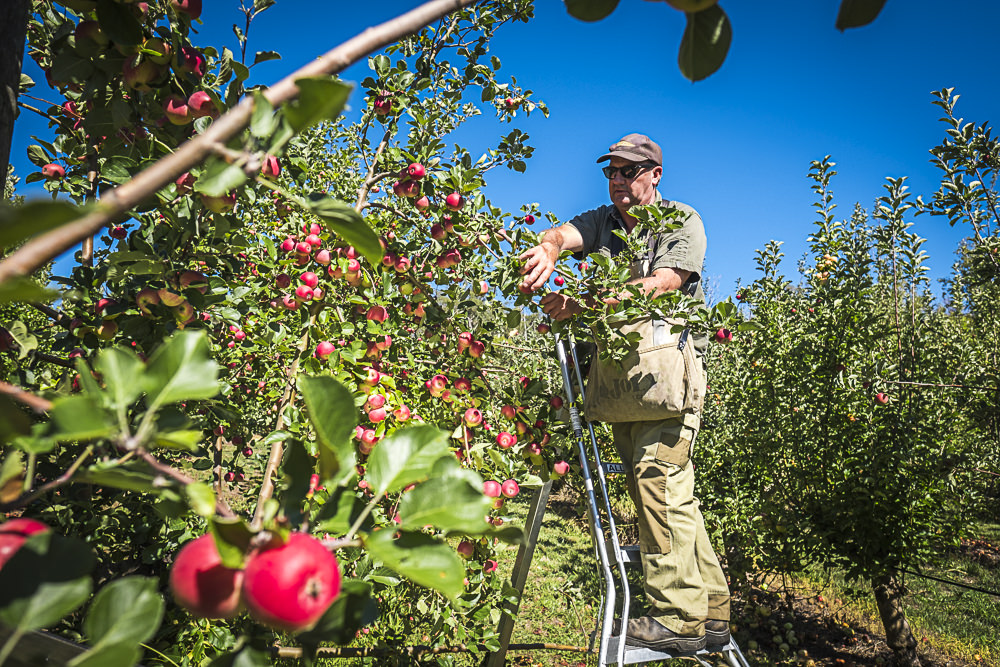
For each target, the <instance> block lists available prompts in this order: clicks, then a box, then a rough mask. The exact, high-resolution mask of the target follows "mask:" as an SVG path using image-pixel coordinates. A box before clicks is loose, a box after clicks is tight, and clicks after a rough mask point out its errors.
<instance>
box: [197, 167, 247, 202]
mask: <svg viewBox="0 0 1000 667" xmlns="http://www.w3.org/2000/svg"><path fill="white" fill-rule="evenodd" d="M247 179H248V177H247V174H246V172H245V171H243V167H240V166H238V165H235V164H229V163H228V162H226V161H225V160H220V159H219V158H210V159H209V160H208V162H207V163H206V164H205V171H203V172H202V173H201V175H200V176H198V180H197V181H195V184H194V189H195V190H196V191H197V192H200V193H202V194H205V195H208V196H209V197H221V196H222V195H224V194H227V193H229V192H231V191H232V190H235V189H236V188H238V187H240V186H241V185H243V184H244V183H246V182H247Z"/></svg>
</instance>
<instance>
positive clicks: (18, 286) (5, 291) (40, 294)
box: [0, 278, 59, 305]
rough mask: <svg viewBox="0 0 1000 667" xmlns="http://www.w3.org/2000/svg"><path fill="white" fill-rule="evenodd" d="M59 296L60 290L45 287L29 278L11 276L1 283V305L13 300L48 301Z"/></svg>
mask: <svg viewBox="0 0 1000 667" xmlns="http://www.w3.org/2000/svg"><path fill="white" fill-rule="evenodd" d="M58 297H59V293H58V292H54V291H52V290H49V289H45V288H44V287H42V286H41V285H39V284H38V283H36V282H34V281H32V280H30V279H28V278H11V279H10V280H6V281H4V282H3V283H2V284H0V305H3V304H5V303H10V302H12V301H19V302H22V303H23V302H26V301H39V302H41V303H47V302H49V301H53V300H55V299H56V298H58Z"/></svg>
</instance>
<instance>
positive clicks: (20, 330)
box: [7, 320, 38, 360]
mask: <svg viewBox="0 0 1000 667" xmlns="http://www.w3.org/2000/svg"><path fill="white" fill-rule="evenodd" d="M7 333H9V334H10V337H11V338H13V339H14V342H15V343H17V350H18V352H17V358H18V360H20V359H24V358H25V357H26V356H28V353H29V352H31V351H32V350H37V349H38V338H37V337H35V336H33V335H32V334H31V333H29V332H28V326H27V325H26V324H25V323H24V322H22V321H21V320H16V321H15V322H13V323H12V324H11V325H10V326H8V327H7Z"/></svg>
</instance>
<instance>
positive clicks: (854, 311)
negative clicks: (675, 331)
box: [700, 133, 989, 664]
mask: <svg viewBox="0 0 1000 667" xmlns="http://www.w3.org/2000/svg"><path fill="white" fill-rule="evenodd" d="M950 134H951V133H950ZM833 166H834V165H833V163H832V162H831V161H830V160H829V158H825V159H823V160H820V161H816V162H814V163H813V164H812V169H811V171H810V177H811V178H812V180H813V182H814V185H813V190H814V191H815V193H816V195H817V203H816V205H815V206H816V210H817V212H818V215H819V219H818V220H817V222H816V223H815V226H814V231H813V233H812V235H811V236H810V250H809V253H808V255H807V256H806V258H804V259H803V261H802V263H801V264H800V270H801V271H802V273H803V275H804V276H805V280H804V282H803V283H802V284H800V285H797V286H796V285H793V284H792V283H791V281H790V280H788V279H787V278H786V277H785V276H784V275H783V274H782V273H781V260H782V253H781V251H780V244H778V243H774V242H772V243H770V244H768V246H767V247H766V248H765V249H764V250H762V251H758V265H759V267H760V272H761V275H760V277H759V278H758V279H757V280H755V281H754V282H753V283H752V284H750V285H748V286H746V287H745V288H742V289H741V291H740V293H739V297H740V299H741V300H742V302H743V303H744V304H746V306H747V309H748V311H749V313H748V318H749V319H750V320H751V321H752V322H753V323H754V325H755V326H756V327H757V330H756V331H751V332H748V333H747V335H739V336H737V337H736V340H735V341H734V344H732V345H730V346H728V347H725V348H722V347H721V346H717V347H716V350H715V359H714V361H713V363H712V364H711V365H710V369H711V368H713V367H714V368H715V369H717V371H716V372H714V373H712V372H711V371H710V378H711V379H710V385H711V390H710V391H709V408H710V410H709V413H708V417H707V420H708V421H709V422H710V423H711V424H712V425H713V427H714V428H712V429H709V430H707V431H706V435H707V437H708V438H709V440H710V443H709V444H708V445H706V446H705V447H702V448H700V451H701V452H702V453H703V454H704V456H705V460H704V461H703V464H702V467H701V468H700V470H705V471H706V472H705V473H703V477H702V479H703V480H705V484H706V485H707V487H708V488H709V489H710V490H709V491H708V493H707V494H706V496H707V498H708V505H709V506H710V507H711V508H712V509H713V511H712V512H711V514H713V515H714V517H713V521H712V523H714V524H715V526H716V528H717V530H718V531H719V532H721V533H722V534H723V535H724V537H725V538H726V541H727V548H728V551H729V553H730V556H731V565H733V564H735V565H736V566H737V568H740V567H741V566H742V568H750V567H762V568H765V569H776V570H779V571H786V572H787V571H795V570H797V569H800V568H802V567H804V566H805V565H806V564H808V563H818V564H822V565H824V566H828V567H837V568H841V569H842V570H843V571H844V572H846V574H847V576H848V577H849V578H851V579H859V580H862V581H867V582H868V583H869V584H870V586H871V588H872V591H873V594H874V596H875V600H876V602H877V606H878V609H879V612H880V615H881V617H882V621H883V623H884V625H885V629H886V635H887V641H888V643H889V645H890V647H891V648H892V649H893V650H894V652H895V653H896V656H897V658H898V659H899V660H900V661H901V663H902V664H919V662H918V658H917V655H916V641H915V639H914V638H913V636H912V633H911V632H910V630H909V627H908V624H907V622H906V616H905V612H904V610H903V607H902V594H903V591H904V590H905V581H904V579H903V576H902V574H901V571H902V570H907V569H909V570H916V569H920V568H921V567H922V566H923V565H924V564H926V563H928V562H934V561H935V559H937V558H940V557H941V556H942V554H943V553H944V552H945V550H946V549H947V548H949V547H951V546H953V545H954V544H956V542H957V540H958V538H959V537H960V536H961V535H963V534H964V531H965V530H966V529H967V528H968V526H969V524H970V520H971V518H972V516H973V513H974V512H975V510H976V506H977V505H976V502H975V498H976V497H977V496H978V493H977V491H976V490H977V488H980V487H979V486H978V482H977V479H976V475H975V473H974V472H973V469H974V468H976V467H977V466H978V463H977V461H976V449H975V448H974V447H971V446H970V438H969V437H968V435H967V429H968V427H969V424H970V420H969V417H968V412H967V411H966V409H965V402H966V400H967V397H968V396H972V395H976V393H975V392H976V390H977V388H976V387H975V386H970V385H973V384H975V383H972V382H967V381H966V378H968V377H969V376H970V375H971V376H973V377H976V378H977V379H976V383H979V384H982V383H983V382H984V380H983V379H982V376H981V375H980V374H979V373H978V372H977V370H976V369H977V364H978V363H979V361H978V360H977V359H975V358H974V356H973V355H972V354H971V348H970V347H969V346H968V345H967V344H966V337H967V331H968V327H969V324H968V323H967V322H966V321H964V320H966V318H965V317H964V316H956V315H955V314H954V313H953V312H948V311H946V310H944V309H942V308H940V307H939V306H938V305H937V304H936V303H935V300H934V298H933V295H932V294H931V291H930V289H929V283H928V280H927V277H926V272H927V267H926V265H925V262H926V258H927V254H926V252H925V250H924V249H923V244H924V239H922V238H920V237H919V236H917V235H916V234H915V233H914V232H913V231H912V229H911V227H912V224H913V223H912V222H910V221H909V218H910V217H911V216H912V215H914V214H918V213H924V212H927V211H930V212H935V210H934V205H926V204H925V203H924V202H923V201H922V200H921V199H920V198H917V199H916V200H914V199H912V198H911V196H910V194H909V193H908V192H907V188H906V185H905V179H896V178H889V179H887V183H886V185H885V193H884V194H883V195H882V196H881V197H879V198H878V200H877V201H876V203H875V206H874V210H873V211H872V213H871V214H868V213H867V212H865V211H864V210H863V209H861V208H860V207H856V208H855V210H854V211H853V213H852V215H851V217H850V218H849V219H847V220H842V221H841V220H837V219H836V218H835V216H834V213H833V211H834V207H835V204H834V203H833V194H832V191H831V188H830V183H831V178H832V176H833V175H834V174H835V171H834V170H833ZM952 191H953V189H952V188H950V187H949V186H948V185H947V184H946V185H944V187H943V189H942V191H941V192H939V194H938V195H937V196H936V198H935V205H937V206H938V207H940V206H941V201H942V199H943V198H944V197H945V196H946V193H949V192H952ZM942 193H945V194H942ZM986 197H988V195H984V198H986ZM981 256H984V257H985V258H988V256H989V253H988V252H986V253H982V255H981ZM986 261H987V263H988V259H987V260H986ZM974 347H975V346H973V348H974ZM986 382H987V383H988V381H986ZM981 388H982V387H979V389H981Z"/></svg>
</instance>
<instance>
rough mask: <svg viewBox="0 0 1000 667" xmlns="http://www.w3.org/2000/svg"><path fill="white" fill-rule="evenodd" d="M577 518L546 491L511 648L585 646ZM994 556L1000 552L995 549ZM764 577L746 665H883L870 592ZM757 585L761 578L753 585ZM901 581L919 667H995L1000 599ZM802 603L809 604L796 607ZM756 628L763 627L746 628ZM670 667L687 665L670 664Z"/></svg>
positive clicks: (962, 556) (970, 562) (591, 568)
mask: <svg viewBox="0 0 1000 667" xmlns="http://www.w3.org/2000/svg"><path fill="white" fill-rule="evenodd" d="M530 499H531V494H530V493H523V494H522V495H521V496H519V497H518V498H517V499H516V501H509V502H508V505H507V508H506V509H507V512H508V515H509V516H510V517H511V519H512V520H513V522H514V523H516V524H519V525H523V523H524V520H525V517H526V514H527V508H528V504H529V502H530ZM630 510H631V508H629V507H626V506H623V507H621V508H616V512H619V513H621V514H623V515H626V516H625V518H626V519H627V518H629V517H628V515H629V513H630ZM584 517H585V513H584V508H583V506H582V505H581V504H580V501H579V498H578V497H577V496H576V495H575V494H573V493H572V492H570V491H568V490H557V491H556V492H554V493H553V495H552V497H551V498H550V501H549V505H548V507H547V510H546V512H545V515H544V520H543V523H542V528H541V531H540V533H539V537H538V543H537V545H536V549H535V553H534V558H533V560H532V563H531V568H530V571H529V576H528V579H527V584H526V587H525V591H524V597H523V598H522V603H521V609H520V614H519V616H518V618H517V619H516V622H515V626H514V633H513V636H512V639H511V643H512V644H514V645H516V644H550V645H562V646H574V647H587V646H588V644H589V642H590V633H591V632H592V630H593V628H594V625H595V623H596V620H597V611H598V609H597V607H598V605H599V601H600V595H601V592H602V591H601V588H602V579H601V577H600V574H599V571H598V567H597V560H596V557H595V555H594V550H593V546H592V543H591V539H590V533H589V531H588V529H587V525H586V520H585V518H584ZM621 527H622V533H624V535H625V537H624V538H623V541H628V535H629V533H630V531H632V532H634V529H631V528H630V527H629V525H628V524H627V523H625V524H624V525H622V526H621ZM979 534H980V535H982V536H983V538H984V540H985V541H986V542H987V543H988V544H989V545H996V544H1000V525H996V524H987V525H983V526H982V530H981V531H979ZM988 551H989V553H993V551H991V550H988ZM997 553H998V554H1000V550H997ZM516 555H517V548H516V547H509V548H507V549H506V550H504V551H502V552H501V554H500V555H499V562H500V572H501V573H502V574H503V575H504V576H505V577H509V576H510V574H511V571H512V569H513V565H514V560H515V557H516ZM928 573H929V574H934V575H935V576H940V577H941V578H945V579H952V580H957V581H962V582H964V583H968V584H970V585H974V586H979V587H982V588H986V589H990V590H997V591H1000V568H998V567H997V566H995V565H994V566H992V567H991V566H990V565H989V563H987V564H983V563H981V562H976V561H975V560H974V559H973V558H972V557H970V554H969V552H968V550H966V551H965V552H962V553H955V554H953V555H952V557H951V558H950V559H949V560H948V561H947V563H946V564H945V565H944V566H942V567H940V568H937V569H934V570H928ZM632 579H633V580H634V581H633V584H636V583H638V579H639V573H638V572H636V573H635V575H634V576H633V577H632ZM767 579H768V581H769V584H770V585H769V586H768V587H766V588H764V587H760V586H752V587H750V589H749V590H748V591H747V592H748V594H749V597H748V598H747V599H741V598H739V597H736V598H734V605H733V614H734V616H733V621H734V623H735V624H736V626H738V627H739V629H740V630H739V632H738V633H737V637H738V638H739V640H740V641H741V645H742V647H743V650H744V653H745V654H746V656H747V658H748V660H749V661H750V664H751V665H752V666H753V667H764V666H765V665H766V666H769V667H774V666H776V665H789V666H790V665H804V664H806V661H805V660H804V659H802V658H799V659H797V658H796V657H795V655H794V653H795V651H796V650H800V649H805V650H807V652H808V655H809V656H810V657H812V658H815V664H816V665H822V666H830V667H833V666H834V665H844V664H847V665H851V664H854V665H859V666H860V665H877V664H888V649H887V648H886V647H885V644H884V641H881V640H879V639H878V638H879V637H880V636H881V635H882V627H881V623H880V622H879V620H878V615H877V611H876V609H875V605H874V601H873V598H872V596H871V593H870V589H869V588H868V587H867V586H864V585H858V584H854V585H850V584H847V583H846V582H844V580H843V578H842V577H841V576H839V575H838V573H827V572H823V571H820V570H818V569H817V570H814V571H811V572H808V573H806V575H805V576H804V577H797V578H795V579H794V580H792V579H788V580H786V582H787V584H788V588H786V589H780V582H781V581H782V579H781V578H780V577H778V578H775V577H770V578H767ZM763 580H764V578H763V577H762V578H761V579H760V581H763ZM758 583H759V582H758ZM907 584H908V585H909V587H910V592H909V595H908V596H907V598H906V603H905V604H906V612H907V616H908V618H909V620H910V623H911V626H912V627H913V629H914V633H915V634H916V636H917V637H918V639H920V640H921V646H920V651H921V654H922V656H923V657H924V659H925V665H928V667H944V666H945V665H967V664H971V665H984V666H991V667H1000V599H998V598H996V597H992V596H989V595H986V594H983V593H976V592H973V591H968V590H964V589H959V588H955V587H952V586H948V585H946V584H941V583H938V582H934V581H929V580H925V579H920V578H917V577H914V576H908V577H907ZM632 590H633V592H634V593H636V592H637V593H639V596H638V597H636V598H633V600H634V607H633V614H632V615H639V614H641V613H642V611H643V609H642V607H643V604H644V601H643V599H642V596H641V588H640V587H638V586H635V585H633V588H632ZM786 594H790V595H794V597H796V598H797V599H798V600H799V603H797V604H796V607H795V609H794V610H792V609H791V608H788V609H785V608H784V607H783V602H782V601H783V600H785V599H788V598H787V597H786ZM819 594H822V595H823V596H825V598H826V599H827V602H826V603H824V604H816V597H817V595H819ZM803 603H804V604H806V607H803V606H801V605H802V604H803ZM762 604H767V605H770V606H771V607H772V608H773V609H774V614H773V615H772V616H771V617H770V618H768V619H762V618H759V617H758V615H759V607H760V606H761V605H762ZM755 610H756V611H755ZM769 622H770V624H771V625H774V626H775V627H781V626H784V627H785V628H787V625H785V624H786V623H792V624H794V626H795V632H796V633H798V636H799V637H800V638H801V640H800V641H801V643H800V644H798V645H797V646H796V647H794V648H793V649H792V650H791V651H789V652H782V651H779V650H778V648H777V646H775V645H771V643H770V642H769V638H770V636H771V635H773V634H775V633H774V632H772V630H773V628H771V627H770V626H769V625H768V623H769ZM758 625H759V626H760V629H757V630H754V629H751V628H754V627H757V626H758ZM765 626H766V627H765ZM783 631H784V630H782V632H783ZM869 636H870V638H869ZM924 637H926V640H924V639H923V638H924ZM751 638H753V639H754V640H755V641H754V644H755V645H756V644H758V643H759V647H757V648H755V649H754V650H753V651H750V650H749V646H748V643H749V641H750V639H751ZM417 643H419V642H417ZM976 656H979V660H976ZM483 657H484V656H483V655H482V654H455V655H451V656H448V657H444V658H443V659H442V660H441V663H444V664H451V665H455V666H460V665H461V666H466V665H468V666H470V667H471V666H475V665H479V664H480V662H481V660H482V658H483ZM876 658H877V660H878V661H876ZM838 660H839V662H838ZM710 661H711V662H714V663H715V664H718V665H723V664H724V663H723V662H722V659H721V658H718V659H716V658H715V657H713V658H712V659H710ZM949 661H952V662H949ZM435 662H437V661H436V660H435V658H434V657H432V656H425V657H424V658H423V659H422V660H420V661H419V663H416V662H409V661H407V660H406V659H405V658H404V659H403V660H402V661H400V662H397V661H396V660H394V659H389V658H382V659H375V660H374V661H373V660H371V659H369V660H329V661H327V660H323V661H322V664H325V665H331V666H333V665H339V666H344V665H362V664H365V665H381V664H435ZM596 663H597V661H596V656H594V655H593V654H590V653H583V652H576V651H568V650H543V649H540V648H533V649H529V650H511V651H509V652H508V654H507V664H508V665H524V666H531V667H592V666H594V665H596ZM675 664H688V663H686V662H685V663H682V662H680V661H675Z"/></svg>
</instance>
